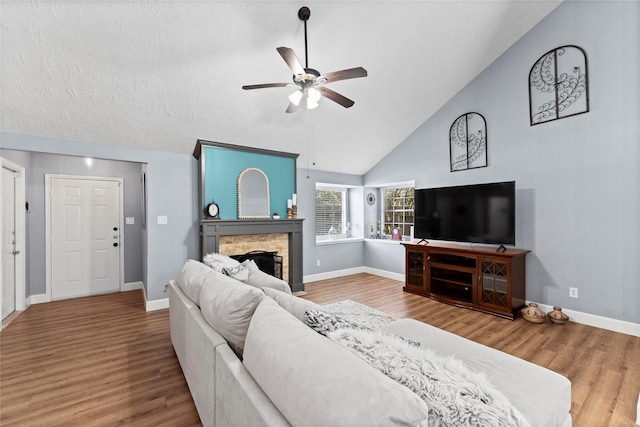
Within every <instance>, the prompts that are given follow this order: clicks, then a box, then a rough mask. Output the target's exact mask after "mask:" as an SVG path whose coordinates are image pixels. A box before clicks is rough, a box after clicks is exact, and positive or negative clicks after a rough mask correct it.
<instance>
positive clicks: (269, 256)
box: [231, 251, 282, 279]
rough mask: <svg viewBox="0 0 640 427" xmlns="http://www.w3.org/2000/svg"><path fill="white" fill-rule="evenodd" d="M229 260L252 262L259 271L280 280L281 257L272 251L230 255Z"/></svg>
mask: <svg viewBox="0 0 640 427" xmlns="http://www.w3.org/2000/svg"><path fill="white" fill-rule="evenodd" d="M231 258H234V259H237V260H238V261H240V262H244V261H246V260H248V259H250V260H253V262H255V263H256V265H257V266H258V268H259V269H260V270H261V271H264V272H265V273H267V274H270V275H272V276H274V277H277V278H278V279H282V257H281V256H280V255H278V252H273V251H251V252H247V253H246V254H241V255H231Z"/></svg>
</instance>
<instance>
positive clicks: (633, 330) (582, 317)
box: [303, 267, 640, 337]
mask: <svg viewBox="0 0 640 427" xmlns="http://www.w3.org/2000/svg"><path fill="white" fill-rule="evenodd" d="M356 273H369V274H374V275H376V276H382V277H386V278H387V279H392V280H399V281H401V282H404V274H399V273H393V272H391V271H385V270H378V269H376V268H371V267H356V268H347V269H344V270H336V271H328V272H326V273H321V274H313V275H310V276H304V277H303V282H304V283H311V282H317V281H319V280H326V279H335V278H337V277H342V276H348V275H351V274H356ZM529 302H535V301H527V304H528V303H529ZM536 304H538V306H539V307H540V309H541V310H542V311H544V312H545V313H547V312H549V311H551V310H553V306H551V305H546V304H541V303H536ZM562 311H563V313H565V314H566V315H567V316H569V319H570V320H571V321H572V322H576V323H581V324H583V325H589V326H594V327H596V328H602V329H606V330H608V331H613V332H620V333H622V334H627V335H632V336H635V337H640V324H638V323H632V322H627V321H625V320H618V319H611V318H609V317H603V316H598V315H595V314H589V313H583V312H580V311H574V310H567V309H564V308H563V309H562Z"/></svg>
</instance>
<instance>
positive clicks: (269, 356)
mask: <svg viewBox="0 0 640 427" xmlns="http://www.w3.org/2000/svg"><path fill="white" fill-rule="evenodd" d="M244 365H245V366H246V367H247V370H248V371H249V373H250V374H251V376H252V377H253V378H254V379H255V380H256V382H257V383H258V385H260V387H261V388H262V390H264V392H265V393H266V394H267V395H268V396H269V399H271V401H272V402H273V403H274V405H276V407H277V408H278V409H279V410H280V412H282V414H283V415H284V416H285V418H286V419H287V421H289V422H290V423H291V424H292V425H304V426H308V427H313V426H319V427H320V426H323V427H324V426H329V425H345V426H382V425H384V426H388V425H396V426H426V425H427V419H428V412H429V411H428V408H427V405H426V404H425V403H424V402H423V401H422V400H420V398H419V397H418V396H417V395H416V394H414V393H412V392H411V391H410V390H409V389H408V388H406V387H404V386H402V385H400V384H398V383H396V382H395V381H393V380H391V379H390V378H387V377H386V376H385V375H383V374H382V373H380V372H377V371H376V370H375V369H374V368H372V367H371V366H369V365H367V363H365V362H364V361H362V360H360V359H359V358H358V357H357V356H356V355H355V354H353V353H351V352H350V351H349V350H347V349H346V348H343V347H341V346H340V345H339V344H337V343H335V342H332V341H330V340H329V339H327V338H326V337H324V336H321V335H319V334H317V333H315V332H314V331H312V330H311V329H310V328H309V327H307V326H305V325H304V324H303V323H302V322H300V321H299V320H298V319H296V318H295V317H294V316H293V315H291V314H290V313H289V312H287V311H286V310H285V309H283V308H282V307H280V306H279V305H278V304H277V303H276V302H275V301H273V300H272V299H271V298H264V299H263V300H262V301H261V302H260V304H259V305H258V307H257V308H256V311H255V313H254V315H253V318H252V319H251V324H250V325H249V331H248V332H247V339H246V342H245V351H244Z"/></svg>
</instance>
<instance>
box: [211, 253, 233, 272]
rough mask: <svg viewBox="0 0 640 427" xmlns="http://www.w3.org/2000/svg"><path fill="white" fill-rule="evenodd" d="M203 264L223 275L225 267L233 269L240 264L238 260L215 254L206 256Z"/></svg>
mask: <svg viewBox="0 0 640 427" xmlns="http://www.w3.org/2000/svg"><path fill="white" fill-rule="evenodd" d="M202 262H204V263H205V264H206V265H208V266H209V267H211V268H213V269H214V270H215V271H217V272H219V273H222V269H223V268H225V267H233V266H235V265H239V264H240V262H238V260H235V259H233V258H231V257H229V256H226V255H222V254H219V253H215V252H213V253H210V254H206V255H205V256H204V257H202Z"/></svg>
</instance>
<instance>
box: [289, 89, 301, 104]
mask: <svg viewBox="0 0 640 427" xmlns="http://www.w3.org/2000/svg"><path fill="white" fill-rule="evenodd" d="M303 95H304V94H303V93H302V91H301V90H300V89H298V90H297V91H295V92H293V93H292V94H291V95H289V101H291V103H292V104H294V105H296V106H298V105H300V100H301V99H302V96H303Z"/></svg>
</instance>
